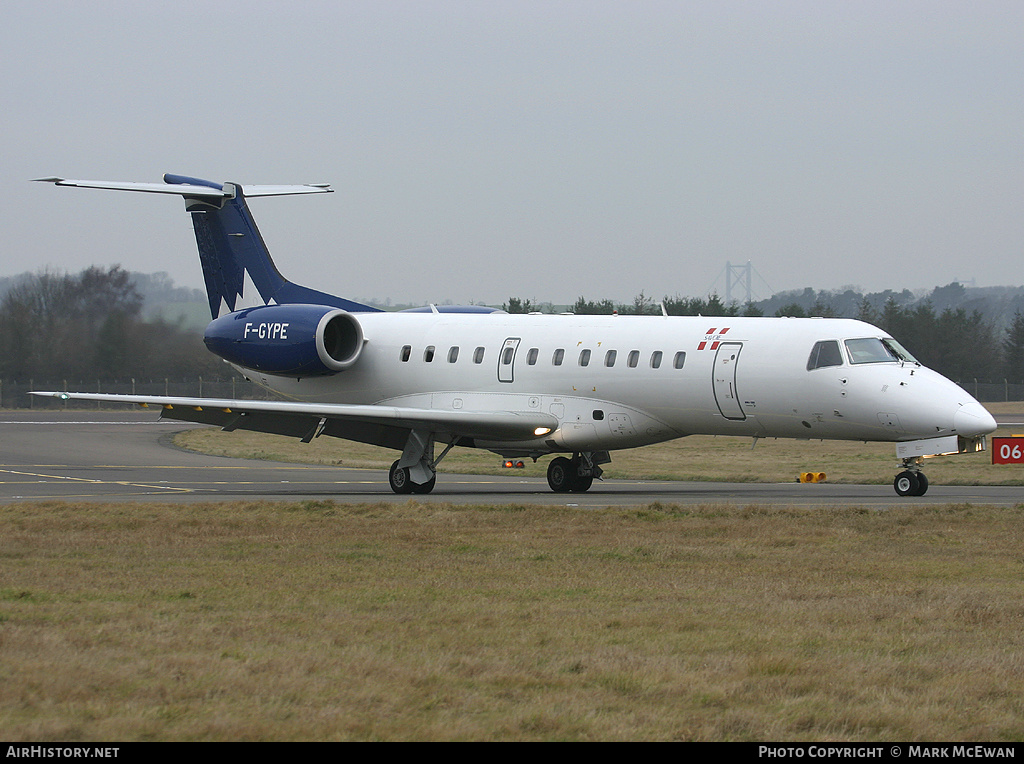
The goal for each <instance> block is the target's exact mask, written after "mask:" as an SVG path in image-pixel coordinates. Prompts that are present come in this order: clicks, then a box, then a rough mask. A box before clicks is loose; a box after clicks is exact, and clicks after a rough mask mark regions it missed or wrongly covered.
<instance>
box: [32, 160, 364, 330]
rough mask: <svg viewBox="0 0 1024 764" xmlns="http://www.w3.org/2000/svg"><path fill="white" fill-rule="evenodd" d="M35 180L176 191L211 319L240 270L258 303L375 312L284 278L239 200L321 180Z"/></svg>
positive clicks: (240, 281)
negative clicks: (250, 182) (263, 182)
mask: <svg viewBox="0 0 1024 764" xmlns="http://www.w3.org/2000/svg"><path fill="white" fill-rule="evenodd" d="M36 180H38V181H41V182H45V183H53V184H55V185H58V186H75V187H78V188H98V189H106V190H112V191H140V192H143V193H155V194H178V195H179V196H181V197H183V198H184V200H185V209H186V210H188V211H189V212H190V213H191V214H192V226H193V228H194V229H195V234H196V244H197V245H198V247H199V260H200V262H201V263H202V266H203V278H204V280H205V282H206V294H207V297H208V298H209V301H210V315H211V317H213V318H217V317H218V316H219V315H220V314H221V313H222V312H223V311H222V305H223V306H226V308H227V310H228V311H231V312H234V311H235V309H236V305H237V301H238V299H239V298H241V297H242V293H243V285H244V282H245V276H246V274H248V275H249V278H250V279H251V280H252V283H253V285H254V286H255V287H256V291H257V292H259V295H260V298H261V299H262V300H263V303H264V304H270V303H278V304H312V305H328V306H331V307H334V308H341V309H342V310H347V311H350V312H354V313H355V312H370V311H376V310H377V309H376V308H371V307H370V306H368V305H363V304H361V303H358V302H353V301H352V300H346V299H344V298H342V297H336V296H334V295H331V294H327V293H325V292H320V291H317V290H315V289H310V288H308V287H304V286H299V285H298V284H293V283H292V282H290V281H288V279H286V278H285V277H284V276H282V275H281V273H280V271H278V270H277V267H276V266H275V265H274V260H273V258H272V257H271V256H270V251H269V250H268V249H267V245H266V244H265V243H264V241H263V237H262V235H261V234H260V231H259V228H258V227H257V226H256V221H255V220H253V217H252V213H250V212H249V206H248V205H247V204H246V201H245V198H246V197H248V196H285V195H290V194H323V193H330V192H331V191H333V189H332V188H331V187H330V186H329V185H327V184H310V185H294V186H293V185H276V186H244V187H243V186H240V185H238V184H236V183H216V182H214V181H209V180H202V179H201V178H190V177H187V176H184V175H171V174H167V175H164V182H163V183H125V182H120V181H106V180H72V179H68V178H57V177H53V178H36Z"/></svg>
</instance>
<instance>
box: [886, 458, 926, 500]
mask: <svg viewBox="0 0 1024 764" xmlns="http://www.w3.org/2000/svg"><path fill="white" fill-rule="evenodd" d="M902 466H903V468H904V469H903V472H901V473H900V474H898V475H897V476H896V479H895V480H893V481H892V487H893V488H895V489H896V493H898V494H899V495H900V496H924V495H925V493H926V492H927V491H928V478H927V477H925V474H924V473H923V472H921V458H920V457H914V458H912V459H904V460H903V462H902Z"/></svg>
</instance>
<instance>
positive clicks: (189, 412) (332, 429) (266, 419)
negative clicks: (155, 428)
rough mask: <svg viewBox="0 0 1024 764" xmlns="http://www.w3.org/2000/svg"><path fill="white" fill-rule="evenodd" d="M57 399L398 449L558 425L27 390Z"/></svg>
mask: <svg viewBox="0 0 1024 764" xmlns="http://www.w3.org/2000/svg"><path fill="white" fill-rule="evenodd" d="M32 395H41V396H45V397H51V398H59V399H61V400H78V401H106V402H108V403H134V404H137V405H139V406H143V407H148V406H160V418H161V419H177V420H180V421H183V422H197V423H199V424H210V425H216V426H218V427H221V428H222V429H224V430H228V431H231V430H253V431H255V432H269V433H274V434H277V435H288V436H291V437H296V438H300V439H301V440H303V441H304V442H307V443H308V442H309V441H310V440H312V439H313V438H314V437H318V436H319V435H330V436H333V437H337V438H344V439H346V440H355V441H359V442H361V443H372V444H374V445H378V446H385V447H387V448H394V449H398V450H402V449H403V448H404V447H405V443H406V441H407V439H408V436H409V432H410V431H411V430H424V431H427V432H430V433H432V434H433V435H434V436H435V438H437V439H438V440H442V441H449V442H450V441H451V440H452V439H454V440H455V443H456V445H472V442H473V440H475V439H480V440H485V441H491V442H493V441H529V440H533V439H535V438H540V437H543V436H544V435H547V434H548V433H550V432H552V431H553V430H554V429H555V428H557V427H558V420H557V419H555V417H553V416H551V415H550V414H545V413H542V412H515V411H465V410H462V409H459V410H452V411H449V410H436V409H418V408H405V407H402V406H377V405H350V404H331V403H298V402H292V401H253V400H232V399H229V398H182V397H174V396H159V395H107V394H104V393H65V392H33V393H32Z"/></svg>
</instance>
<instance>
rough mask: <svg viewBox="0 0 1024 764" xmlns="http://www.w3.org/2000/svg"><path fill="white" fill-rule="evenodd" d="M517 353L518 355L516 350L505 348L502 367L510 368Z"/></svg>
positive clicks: (502, 355)
mask: <svg viewBox="0 0 1024 764" xmlns="http://www.w3.org/2000/svg"><path fill="white" fill-rule="evenodd" d="M515 353H516V349H515V348H505V349H504V350H502V351H501V365H502V366H508V365H509V364H510V363H512V356H514V355H515Z"/></svg>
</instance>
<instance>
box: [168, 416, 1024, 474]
mask: <svg viewBox="0 0 1024 764" xmlns="http://www.w3.org/2000/svg"><path fill="white" fill-rule="evenodd" d="M986 405H987V406H988V408H989V409H990V410H991V411H992V412H993V413H994V414H997V415H998V414H1014V412H1024V403H1013V402H1011V403H995V404H986ZM1021 421H1024V414H1021ZM1022 432H1024V427H1015V428H1008V429H1000V430H999V431H997V432H996V435H1000V436H1004V435H1011V434H1019V433H1022ZM174 442H175V444H176V445H178V446H179V447H181V448H185V449H188V450H192V451H199V452H201V453H206V454H212V455H216V456H233V457H242V458H247V459H268V460H272V461H281V462H297V463H302V464H332V465H339V466H344V467H355V468H360V467H363V468H370V469H387V468H388V467H389V466H390V465H391V463H392V462H393V461H394V460H395V459H397V458H398V456H399V455H400V454H399V453H398V452H397V451H392V450H389V449H385V448H378V447H376V446H368V445H363V444H361V443H353V442H350V441H345V440H338V439H337V438H328V437H323V438H317V439H316V440H314V441H313V442H312V443H301V442H299V440H298V439H296V438H286V437H284V436H280V435H267V434H265V433H253V432H244V431H235V432H221V431H220V430H218V429H216V428H212V427H210V428H201V429H192V430H186V431H184V432H181V433H178V434H177V435H176V436H175V439H174ZM751 443H752V440H751V439H750V438H740V437H714V436H710V435H693V436H691V437H688V438H682V439H680V440H675V441H671V442H669V443H659V444H657V445H654V446H645V447H643V448H635V449H630V450H626V451H616V452H614V453H613V454H612V461H611V464H609V465H605V477H607V478H626V479H633V480H641V479H642V480H711V481H726V482H767V483H784V482H791V481H795V480H796V479H797V476H798V475H799V474H800V473H801V472H824V473H825V474H826V475H827V476H828V481H829V482H832V483H857V484H865V483H868V484H870V483H875V484H885V483H891V482H892V480H893V478H894V477H895V475H896V472H897V471H898V470H897V466H896V465H897V459H896V448H895V446H894V444H892V443H861V442H844V441H819V440H790V439H763V440H759V441H758V442H757V444H756V446H754V447H753V448H751ZM548 461H549V460H548V459H541V460H540V461H538V462H537V463H536V464H533V463H531V462H530V461H529V460H526V468H525V469H524V470H516V472H517V473H518V474H521V475H527V476H531V477H537V478H541V479H543V478H544V475H545V474H546V470H547V465H548ZM500 465H501V459H500V458H499V457H497V456H495V455H494V454H492V453H489V452H486V451H476V450H473V449H467V448H456V449H453V450H452V451H451V453H450V454H449V455H448V456H447V457H445V459H444V461H443V462H442V463H441V465H440V467H439V471H440V472H441V473H445V472H448V473H471V474H478V475H490V474H498V473H501V472H505V473H509V472H511V470H503V469H502V468H501V466H500ZM925 472H926V474H927V475H928V478H929V480H930V481H931V482H932V483H933V484H935V485H1024V467H1021V466H1020V465H993V464H992V457H991V453H990V452H988V451H986V452H983V453H979V454H962V455H959V456H950V457H941V458H937V459H930V460H928V461H927V463H926V464H925Z"/></svg>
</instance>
